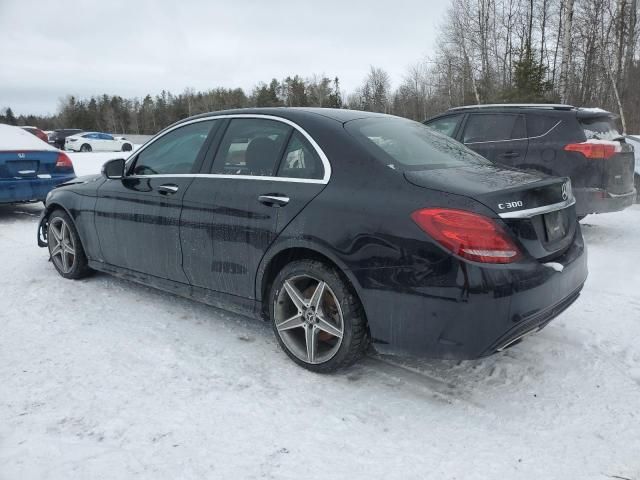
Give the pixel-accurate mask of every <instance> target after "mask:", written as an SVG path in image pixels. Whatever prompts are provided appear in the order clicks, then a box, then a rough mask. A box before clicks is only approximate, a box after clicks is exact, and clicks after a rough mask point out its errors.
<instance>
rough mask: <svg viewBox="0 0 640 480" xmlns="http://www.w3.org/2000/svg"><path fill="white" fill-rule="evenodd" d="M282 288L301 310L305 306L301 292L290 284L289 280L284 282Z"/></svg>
mask: <svg viewBox="0 0 640 480" xmlns="http://www.w3.org/2000/svg"><path fill="white" fill-rule="evenodd" d="M284 289H285V290H286V292H287V294H288V295H289V298H290V299H291V301H292V302H293V304H294V305H295V306H296V308H297V309H298V310H299V311H300V312H302V311H303V310H304V309H305V308H306V307H307V302H305V301H304V298H303V297H302V294H301V293H300V292H299V291H298V289H297V288H296V287H294V286H293V285H292V284H291V282H290V281H289V280H287V281H285V282H284Z"/></svg>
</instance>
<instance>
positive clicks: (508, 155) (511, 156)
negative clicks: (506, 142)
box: [499, 152, 520, 158]
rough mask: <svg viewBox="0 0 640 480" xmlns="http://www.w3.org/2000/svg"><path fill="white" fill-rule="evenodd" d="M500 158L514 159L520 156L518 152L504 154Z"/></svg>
mask: <svg viewBox="0 0 640 480" xmlns="http://www.w3.org/2000/svg"><path fill="white" fill-rule="evenodd" d="M499 156H500V157H501V158H516V157H519V156H520V154H519V153H518V152H504V153H501V154H500V155H499Z"/></svg>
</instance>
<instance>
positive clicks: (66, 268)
mask: <svg viewBox="0 0 640 480" xmlns="http://www.w3.org/2000/svg"><path fill="white" fill-rule="evenodd" d="M60 257H61V258H62V270H63V271H64V273H67V272H68V271H69V257H68V256H67V252H65V251H64V249H63V250H62V255H60Z"/></svg>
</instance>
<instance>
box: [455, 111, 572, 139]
mask: <svg viewBox="0 0 640 480" xmlns="http://www.w3.org/2000/svg"><path fill="white" fill-rule="evenodd" d="M509 115H515V114H514V113H510V114H509ZM561 123H562V120H558V123H556V124H555V125H554V126H553V127H551V128H550V129H549V130H547V131H546V132H544V133H543V134H542V135H536V136H534V137H523V138H510V139H507V140H487V141H486V142H469V143H465V145H482V144H485V143H504V142H518V141H523V140H535V139H536V138H542V137H546V136H547V135H549V134H550V133H551V132H552V131H553V130H555V129H556V127H557V126H558V125H560V124H561Z"/></svg>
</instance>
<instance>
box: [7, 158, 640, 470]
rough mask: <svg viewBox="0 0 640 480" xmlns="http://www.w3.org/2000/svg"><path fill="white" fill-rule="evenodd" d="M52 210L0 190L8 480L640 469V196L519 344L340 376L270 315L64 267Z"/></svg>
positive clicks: (601, 230)
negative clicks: (291, 356)
mask: <svg viewBox="0 0 640 480" xmlns="http://www.w3.org/2000/svg"><path fill="white" fill-rule="evenodd" d="M87 158H88V157H87ZM38 213H39V208H38V207H36V206H0V246H1V247H2V248H0V273H1V274H0V292H1V296H0V332H1V333H0V478H1V479H12V480H13V479H21V480H28V479H43V478H49V479H97V478H100V479H103V478H108V479H154V480H155V479H177V478H180V479H201V478H224V479H227V478H228V479H236V478H238V479H239V478H289V479H316V478H318V479H328V478H331V479H333V478H349V479H359V478H367V479H370V478H376V479H377V478H386V479H396V478H397V479H403V480H406V479H418V478H421V479H422V478H434V479H439V480H440V479H484V478H491V479H536V480H538V479H545V480H548V479H565V480H566V479H581V480H583V479H608V478H628V479H636V480H637V479H639V478H640V348H639V347H638V340H639V339H640V268H639V267H640V248H638V245H640V205H635V206H634V207H633V208H630V209H628V210H627V211H625V212H622V213H616V214H610V215H602V216H590V217H588V219H587V220H586V222H585V224H584V226H583V231H584V234H585V237H586V239H587V241H588V244H589V249H590V251H589V255H590V258H589V264H590V276H589V280H588V283H587V285H586V287H585V289H584V292H583V294H582V296H581V297H580V299H579V300H578V301H577V302H576V304H575V305H574V306H573V307H572V308H570V309H569V310H568V311H567V312H565V313H564V314H562V316H561V317H559V318H558V319H556V320H555V321H554V322H552V323H551V324H550V325H549V326H548V327H547V328H546V329H545V330H543V331H542V332H540V333H539V334H537V335H533V336H530V337H528V338H527V339H525V341H524V342H522V343H521V344H519V345H517V346H515V347H513V348H511V349H510V350H508V351H506V352H503V353H500V354H497V355H494V356H492V357H490V358H486V359H483V360H479V361H465V362H452V361H434V360H424V359H409V358H405V359H401V358H389V357H380V356H377V357H373V358H367V359H365V360H364V361H363V362H362V363H360V364H359V365H357V366H355V367H353V368H351V369H349V370H348V371H346V372H343V373H340V374H336V375H331V376H322V375H315V374H312V373H309V372H307V371H305V370H303V369H301V368H299V367H296V366H295V365H294V364H293V363H292V362H291V361H289V360H288V359H287V357H286V356H285V355H284V353H283V352H281V351H280V349H279V347H278V344H277V342H276V341H275V339H274V337H273V335H272V332H271V330H270V328H269V327H268V326H267V325H264V324H262V323H259V322H256V321H251V320H248V319H245V318H243V317H240V316H237V315H233V314H230V313H225V312H222V311H219V310H216V309H214V308H210V307H207V306H204V305H200V304H197V303H194V302H191V301H188V300H183V299H179V298H175V297H172V296H170V295H168V294H166V293H161V292H157V291H155V290H152V289H149V288H145V287H141V286H139V285H135V284H132V283H129V282H127V281H123V280H118V279H115V278H113V277H110V276H108V275H103V274H97V275H95V276H94V277H92V278H89V279H86V280H82V281H66V280H63V279H61V278H60V277H59V276H58V275H57V274H56V273H55V271H54V269H53V266H52V265H51V264H50V263H48V261H47V253H46V251H45V250H43V249H38V248H37V247H36V245H35V228H36V222H37V215H38Z"/></svg>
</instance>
